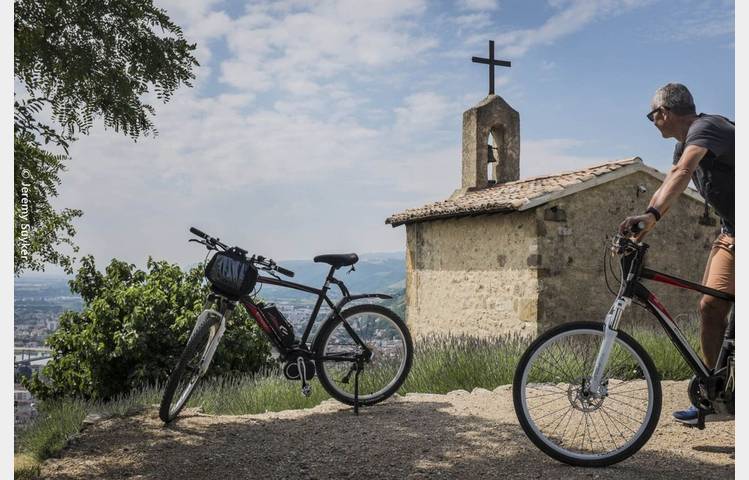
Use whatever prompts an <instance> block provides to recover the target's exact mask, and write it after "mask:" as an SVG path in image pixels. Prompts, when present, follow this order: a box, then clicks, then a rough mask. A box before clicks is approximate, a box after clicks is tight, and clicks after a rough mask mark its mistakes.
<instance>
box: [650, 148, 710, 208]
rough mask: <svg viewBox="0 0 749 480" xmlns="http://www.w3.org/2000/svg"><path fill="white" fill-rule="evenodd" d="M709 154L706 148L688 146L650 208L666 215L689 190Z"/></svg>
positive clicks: (654, 197) (652, 200)
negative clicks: (696, 172)
mask: <svg viewBox="0 0 749 480" xmlns="http://www.w3.org/2000/svg"><path fill="white" fill-rule="evenodd" d="M707 152H708V150H707V148H705V147H698V146H696V145H688V146H687V148H685V149H684V153H682V154H681V157H680V158H679V161H678V162H676V165H674V166H673V167H672V168H671V171H669V172H668V175H666V178H665V179H664V180H663V184H662V185H661V186H660V187H659V188H658V190H656V192H655V193H654V194H653V198H651V199H650V204H649V205H648V206H649V207H653V208H655V209H656V210H658V211H659V212H661V215H664V214H665V213H666V212H667V211H668V210H669V208H671V205H673V203H674V202H675V201H676V199H677V198H679V195H681V194H682V193H683V192H684V190H686V189H687V186H688V185H689V181H690V180H691V179H692V174H693V173H694V171H695V170H697V166H699V164H700V161H701V160H702V158H703V157H704V156H705V154H707Z"/></svg>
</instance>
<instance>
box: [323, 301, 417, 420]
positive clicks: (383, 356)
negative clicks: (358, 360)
mask: <svg viewBox="0 0 749 480" xmlns="http://www.w3.org/2000/svg"><path fill="white" fill-rule="evenodd" d="M363 314H369V315H371V316H373V317H378V318H379V319H380V321H381V322H380V324H381V326H386V327H388V330H384V329H382V330H381V331H385V332H391V333H392V334H395V333H397V334H398V336H399V337H400V343H401V345H400V347H398V346H397V345H396V346H395V347H394V348H391V353H392V352H393V351H395V350H397V349H398V348H402V356H403V358H402V360H401V361H400V363H399V364H398V366H397V367H398V368H397V370H396V371H395V374H394V376H393V378H392V379H390V380H389V381H387V383H385V385H384V386H383V387H382V388H380V389H378V390H376V391H374V392H371V393H366V390H365V393H364V394H362V393H360V395H359V405H374V404H376V403H378V402H381V401H383V400H386V399H387V398H389V397H390V396H392V395H393V394H394V393H395V392H396V391H398V389H399V388H400V387H401V385H402V384H403V382H404V381H405V380H406V378H407V377H408V374H409V372H410V371H411V364H412V363H413V341H412V340H411V334H410V332H409V331H408V327H407V326H406V324H405V322H404V321H403V320H402V319H401V318H400V317H399V316H398V315H397V314H396V313H395V312H393V311H392V310H389V309H387V308H385V307H382V306H380V305H357V306H354V307H351V308H349V309H347V310H344V311H343V312H341V316H342V317H343V318H344V319H345V320H346V321H347V323H349V325H352V323H351V322H352V321H354V322H355V320H354V317H357V316H361V315H363ZM376 321H377V319H375V322H376ZM339 327H340V329H339ZM355 330H356V328H355ZM341 331H343V332H345V330H344V328H343V327H342V326H341V320H340V318H338V317H332V318H331V319H330V320H328V321H327V322H326V323H325V324H324V325H323V326H322V327H321V328H320V332H319V333H318V334H317V336H316V338H315V342H314V345H313V351H314V352H315V353H316V361H315V363H316V369H317V374H318V377H319V380H320V384H321V385H322V387H323V388H324V389H325V391H327V392H328V393H329V394H330V396H331V397H333V398H335V399H336V400H338V401H339V402H342V403H345V404H347V405H354V394H353V393H352V391H351V390H352V389H353V382H351V383H350V384H348V383H346V386H347V388H343V387H341V386H339V385H338V381H336V378H335V376H336V375H337V373H338V372H336V370H335V369H334V367H335V364H343V363H344V362H332V361H322V360H320V359H319V356H321V355H324V354H325V352H326V347H330V346H331V343H330V342H331V339H333V338H335V336H336V335H338V336H340V334H339V333H338V332H341ZM373 333H374V332H373ZM357 334H361V332H357ZM346 335H347V336H348V338H349V339H350V338H351V336H350V335H348V334H346ZM360 336H361V335H360ZM362 340H363V341H364V342H365V343H366V344H367V346H368V347H370V348H371V349H372V350H373V352H374V357H373V360H374V361H375V362H379V363H374V362H373V363H370V364H369V365H370V368H377V367H376V366H380V367H382V366H383V365H386V364H387V359H388V358H390V357H392V355H389V354H388V350H387V348H389V347H387V346H386V345H385V341H384V340H382V338H378V339H374V338H372V339H368V338H362ZM368 340H370V341H368ZM396 341H397V340H396ZM391 347H392V346H391ZM350 364H351V365H353V362H350ZM367 365H368V364H365V366H364V370H363V371H362V372H363V373H361V374H360V375H367V372H368V370H367ZM372 365H375V367H371V366H372ZM387 370H388V369H387V368H380V370H379V372H385V374H386V375H387V378H389V377H390V375H389V374H388V373H387ZM368 378H376V373H375V374H372V375H371V377H368ZM360 383H361V384H362V385H366V382H365V381H364V380H362V381H361V382H360ZM360 392H361V390H360Z"/></svg>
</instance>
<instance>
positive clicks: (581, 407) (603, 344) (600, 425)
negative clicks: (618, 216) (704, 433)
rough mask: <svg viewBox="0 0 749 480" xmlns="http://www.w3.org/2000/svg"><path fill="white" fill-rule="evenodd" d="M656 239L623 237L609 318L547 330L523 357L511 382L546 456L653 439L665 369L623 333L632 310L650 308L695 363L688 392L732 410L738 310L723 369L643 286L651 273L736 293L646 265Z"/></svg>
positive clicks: (607, 454)
mask: <svg viewBox="0 0 749 480" xmlns="http://www.w3.org/2000/svg"><path fill="white" fill-rule="evenodd" d="M647 250H648V245H647V244H645V243H636V242H634V241H632V240H631V239H629V238H626V237H624V236H620V235H617V236H615V237H614V239H613V242H612V244H611V252H612V255H615V256H619V257H620V261H619V264H620V266H621V272H620V273H621V277H620V288H619V292H618V294H617V296H616V300H615V301H614V304H613V305H612V306H611V309H610V310H609V312H608V314H607V315H606V319H605V321H604V322H603V323H595V322H574V323H568V324H565V325H561V326H559V327H556V328H553V329H551V330H549V331H548V332H545V333H544V334H543V335H541V336H540V337H539V338H538V339H536V340H535V341H534V342H533V343H532V344H531V345H530V346H529V347H528V349H527V350H526V352H525V353H524V355H523V356H522V358H521V360H520V362H519V364H518V366H517V370H516V371H515V378H514V382H513V400H514V404H515V413H516V414H517V417H518V420H519V421H520V425H521V426H522V427H523V430H525V433H526V434H527V435H528V438H530V439H531V441H533V443H534V444H535V445H536V446H537V447H538V448H540V449H541V450H542V451H543V452H544V453H546V454H547V455H549V456H551V457H553V458H555V459H557V460H560V461H562V462H565V463H569V464H571V465H576V466H590V467H600V466H606V465H611V464H613V463H616V462H620V461H622V460H624V459H626V458H628V457H629V456H631V455H632V454H634V453H635V452H637V451H638V450H639V449H640V448H641V447H642V446H643V445H644V444H645V443H646V442H647V441H648V439H649V438H650V436H651V435H652V433H653V431H654V430H655V427H656V425H657V423H658V418H659V416H660V412H661V386H660V377H659V375H658V372H657V371H656V368H655V365H654V364H653V361H652V360H651V359H650V356H649V355H648V354H647V352H646V351H645V350H644V349H643V348H642V346H640V345H639V344H638V343H637V342H636V341H635V340H634V339H633V338H632V337H631V336H630V335H628V334H627V333H625V332H622V331H619V330H618V327H619V322H620V320H621V317H622V314H623V313H624V311H625V310H626V309H627V308H628V307H629V306H630V305H631V304H632V302H636V303H639V304H640V305H642V306H644V307H645V308H646V309H647V310H648V311H649V312H651V313H652V314H653V315H654V316H655V318H656V319H657V321H658V323H660V325H661V326H662V327H663V329H664V330H665V331H666V334H667V335H668V337H669V338H670V339H671V341H672V342H673V344H674V346H675V347H676V348H677V350H678V351H679V352H680V353H681V355H682V356H683V357H684V360H685V361H686V362H687V364H688V365H689V366H690V367H691V369H692V370H693V371H694V377H693V378H692V381H691V383H690V385H689V398H690V401H691V402H692V404H693V405H694V406H695V407H697V408H698V409H699V417H698V425H697V426H698V427H699V428H704V419H705V413H706V412H708V411H713V412H716V413H724V414H731V415H733V413H734V387H735V365H734V347H735V340H734V332H735V330H734V314H733V309H731V313H730V315H729V320H728V327H727V328H726V333H725V337H724V340H723V345H722V348H721V351H720V355H719V357H718V361H717V364H716V367H715V368H714V369H711V368H709V367H708V366H707V365H705V363H704V362H703V361H702V360H701V359H700V357H699V356H698V355H697V353H696V352H695V351H694V349H693V348H692V347H691V346H690V344H689V342H688V341H687V340H686V339H685V338H684V335H683V334H682V332H681V331H680V330H679V328H678V327H677V326H676V324H675V322H674V320H673V319H672V318H671V315H669V313H668V311H667V310H666V308H665V307H664V306H663V305H662V304H661V302H660V301H658V299H657V298H656V297H655V295H653V294H652V293H651V292H650V291H648V289H647V288H646V287H645V286H644V285H643V284H642V280H653V281H656V282H662V283H665V284H668V285H672V286H676V287H680V288H686V289H690V290H695V291H698V292H701V293H703V294H707V295H712V296H714V297H718V298H721V299H723V300H727V301H730V302H734V296H733V295H730V294H726V293H723V292H719V291H717V290H713V289H710V288H707V287H705V286H703V285H700V284H696V283H693V282H689V281H687V280H683V279H680V278H677V277H674V276H671V275H668V274H665V273H661V272H657V271H655V270H651V269H649V268H646V267H644V266H643V261H644V259H645V254H646V252H647Z"/></svg>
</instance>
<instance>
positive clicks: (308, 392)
mask: <svg viewBox="0 0 749 480" xmlns="http://www.w3.org/2000/svg"><path fill="white" fill-rule="evenodd" d="M302 395H304V396H305V397H309V396H310V395H312V386H310V385H302Z"/></svg>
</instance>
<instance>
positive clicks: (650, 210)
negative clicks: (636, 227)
mask: <svg viewBox="0 0 749 480" xmlns="http://www.w3.org/2000/svg"><path fill="white" fill-rule="evenodd" d="M645 213H652V214H653V216H654V217H655V221H656V222H657V221H658V220H660V219H661V212H659V211H658V209H657V208H655V207H648V209H647V210H645Z"/></svg>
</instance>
